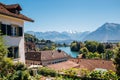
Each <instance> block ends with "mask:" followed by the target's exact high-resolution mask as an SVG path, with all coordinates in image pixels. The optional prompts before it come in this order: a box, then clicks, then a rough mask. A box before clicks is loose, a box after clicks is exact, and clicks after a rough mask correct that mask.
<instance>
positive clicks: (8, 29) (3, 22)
mask: <svg viewBox="0 0 120 80" xmlns="http://www.w3.org/2000/svg"><path fill="white" fill-rule="evenodd" d="M21 10H22V8H21V6H20V5H19V4H11V5H6V4H3V3H0V30H1V33H2V35H4V39H5V44H6V45H7V46H8V47H9V48H8V50H9V53H8V54H7V56H8V57H11V58H13V60H14V61H15V62H18V61H20V62H23V63H25V52H24V22H25V21H29V22H34V21H33V20H32V19H30V18H28V17H26V16H24V15H23V14H21V13H20V11H21Z"/></svg>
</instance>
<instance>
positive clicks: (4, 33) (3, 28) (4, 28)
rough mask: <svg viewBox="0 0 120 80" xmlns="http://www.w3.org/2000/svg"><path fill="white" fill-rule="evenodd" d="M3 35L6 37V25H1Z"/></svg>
mask: <svg viewBox="0 0 120 80" xmlns="http://www.w3.org/2000/svg"><path fill="white" fill-rule="evenodd" d="M1 33H2V35H6V25H5V24H1Z"/></svg>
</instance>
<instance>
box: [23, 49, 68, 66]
mask: <svg viewBox="0 0 120 80" xmlns="http://www.w3.org/2000/svg"><path fill="white" fill-rule="evenodd" d="M25 59H26V65H27V66H31V65H42V66H47V65H50V64H56V63H60V62H64V61H67V60H68V59H69V55H67V54H66V53H65V52H64V51H59V50H53V51H52V50H48V51H39V52H27V53H25Z"/></svg>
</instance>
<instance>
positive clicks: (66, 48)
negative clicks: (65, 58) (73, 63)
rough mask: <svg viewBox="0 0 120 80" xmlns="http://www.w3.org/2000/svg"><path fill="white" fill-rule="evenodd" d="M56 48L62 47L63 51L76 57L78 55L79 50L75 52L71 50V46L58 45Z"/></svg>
mask: <svg viewBox="0 0 120 80" xmlns="http://www.w3.org/2000/svg"><path fill="white" fill-rule="evenodd" d="M56 49H61V50H62V51H65V52H66V53H67V54H68V55H70V56H71V57H73V58H76V57H77V56H78V54H79V53H78V52H73V51H71V50H70V47H58V48H56Z"/></svg>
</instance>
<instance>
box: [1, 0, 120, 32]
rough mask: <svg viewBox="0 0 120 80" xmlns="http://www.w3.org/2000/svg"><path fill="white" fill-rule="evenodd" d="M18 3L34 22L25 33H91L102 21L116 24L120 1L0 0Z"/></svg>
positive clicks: (119, 18) (28, 24)
mask: <svg viewBox="0 0 120 80" xmlns="http://www.w3.org/2000/svg"><path fill="white" fill-rule="evenodd" d="M0 2H2V3H5V4H15V3H19V4H20V5H21V7H22V9H23V10H22V13H23V14H25V15H26V16H29V17H30V18H32V19H34V20H35V22H34V23H30V22H26V23H25V31H31V30H32V31H42V32H45V31H59V32H62V31H69V30H72V31H78V32H83V31H94V30H96V29H97V28H98V27H100V26H101V25H103V24H104V23H106V22H110V23H119V24H120V0H0Z"/></svg>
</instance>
